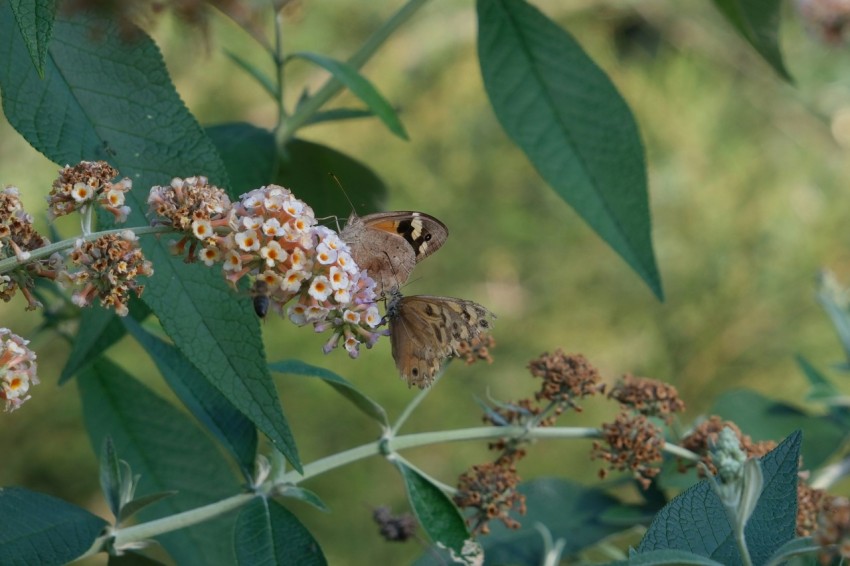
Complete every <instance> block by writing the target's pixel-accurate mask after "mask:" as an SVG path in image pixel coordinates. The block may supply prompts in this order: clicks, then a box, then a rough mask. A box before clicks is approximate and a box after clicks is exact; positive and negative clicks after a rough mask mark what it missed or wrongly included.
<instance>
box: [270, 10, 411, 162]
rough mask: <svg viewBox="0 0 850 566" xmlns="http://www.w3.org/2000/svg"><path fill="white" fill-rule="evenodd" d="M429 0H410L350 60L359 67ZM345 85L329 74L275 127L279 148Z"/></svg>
mask: <svg viewBox="0 0 850 566" xmlns="http://www.w3.org/2000/svg"><path fill="white" fill-rule="evenodd" d="M426 1H427V0H408V2H407V3H406V4H405V5H404V6H402V7H401V8H400V9H399V10H398V11H397V12H396V13H395V14H393V16H392V17H391V18H390V19H388V20H387V21H386V22H384V24H383V25H382V26H381V27H380V28H378V29H377V30H376V31H375V33H373V34H372V36H371V37H370V38H369V39H367V40H366V42H365V43H364V44H363V45H361V46H360V49H358V50H357V51H356V52H355V53H354V55H352V56H351V58H349V59H348V64H349V65H351V66H352V67H354V68H355V69H359V68H360V67H362V66H363V65H364V64H365V63H366V61H368V60H369V59H370V58H371V57H372V55H374V54H375V52H376V51H377V50H378V48H379V47H381V45H383V44H384V42H386V40H387V39H389V37H390V36H391V35H392V34H393V32H394V31H395V30H396V29H397V28H398V27H399V26H401V25H402V24H403V23H404V22H406V21H407V20H408V19H409V18H410V17H411V16H412V15H413V14H414V13H416V11H417V10H418V9H419V8H421V7H422V5H423V4H425V2H426ZM342 88H343V85H342V83H341V82H339V81H338V80H336V79H335V78H333V77H331V78H329V79H328V80H327V81H326V82H325V84H323V85H322V86H321V87H320V88H319V90H318V91H316V94H314V95H313V96H311V97H310V98H308V99H307V100H306V101H305V102H304V103H303V104H301V106H299V107H298V109H297V110H296V111H295V112H294V113H293V114H292V116H290V117H289V118H288V119H287V120H286V122H285V123H284V124H283V125H282V126H281V127H279V128H277V130H276V131H275V142H276V144H277V147H278V148H282V147H283V146H284V145H285V144H286V142H287V141H289V140H290V139H291V138H292V136H293V135H295V132H296V131H297V130H298V129H299V128H300V127H301V126H303V125H304V124H305V123H306V122H307V120H309V119H310V118H311V117H313V115H314V114H315V113H316V112H317V111H318V110H319V108H321V107H322V106H324V105H325V103H327V102H328V101H329V100H330V99H331V98H333V97H334V96H336V95H337V94H338V93H339V92H340V91H341V90H342Z"/></svg>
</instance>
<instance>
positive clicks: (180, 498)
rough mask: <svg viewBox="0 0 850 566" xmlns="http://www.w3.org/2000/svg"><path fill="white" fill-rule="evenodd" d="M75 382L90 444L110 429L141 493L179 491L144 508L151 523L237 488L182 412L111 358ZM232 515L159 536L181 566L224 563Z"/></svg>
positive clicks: (215, 451) (213, 450)
mask: <svg viewBox="0 0 850 566" xmlns="http://www.w3.org/2000/svg"><path fill="white" fill-rule="evenodd" d="M76 381H77V385H78V386H79V389H80V394H81V397H82V402H83V409H84V411H83V414H84V417H85V422H86V429H87V430H88V432H89V436H90V437H91V440H92V445H93V446H99V445H100V444H101V443H102V442H103V437H104V436H105V435H106V434H107V433H108V434H109V435H110V437H111V438H112V441H113V443H114V444H115V449H116V451H117V452H118V454H120V455H121V459H122V460H125V461H126V462H127V463H129V464H130V466H131V467H132V470H133V473H134V474H138V475H140V476H141V480H140V482H139V488H138V489H137V493H136V495H137V497H144V496H146V495H149V494H151V493H160V492H166V491H170V490H177V491H178V493H177V495H175V496H174V497H169V498H167V499H163V500H161V501H159V502H158V503H157V504H156V505H152V506H150V507H147V508H146V509H144V510H142V511H141V512H140V513H139V517H140V518H141V519H142V520H151V519H155V518H160V517H163V516H166V515H173V514H176V513H179V512H181V511H186V510H189V509H194V508H196V507H200V506H202V505H206V504H208V503H212V502H214V501H218V500H220V499H224V498H226V497H229V496H231V495H234V494H236V493H239V491H240V486H239V485H238V483H237V482H236V480H235V478H234V476H233V475H232V473H231V472H230V470H229V468H228V464H227V461H226V460H225V459H224V457H223V456H222V455H221V453H220V452H219V451H218V449H217V448H216V447H215V445H214V444H213V443H212V441H211V440H210V439H209V437H207V436H206V435H205V434H204V433H203V432H202V431H201V430H200V429H199V428H198V427H197V426H196V425H195V424H194V423H193V422H192V421H191V419H190V418H189V417H188V416H187V415H186V414H185V413H184V412H182V411H178V410H177V409H176V408H175V407H173V406H172V405H171V404H169V403H168V402H166V401H165V400H164V399H162V398H161V397H158V396H157V395H155V394H154V393H153V392H151V391H150V390H149V389H147V388H146V387H145V386H144V385H142V384H141V383H139V382H138V381H136V380H135V379H134V378H133V377H132V376H130V375H129V374H127V373H126V372H125V371H124V370H122V369H121V368H119V367H118V366H116V365H114V364H113V363H112V362H110V361H109V360H107V359H106V358H101V359H100V360H97V361H96V362H94V363H93V364H91V365H90V366H88V367H87V368H86V369H85V370H83V371H82V372H80V375H79V377H78V378H77V380H76ZM232 528H233V516H232V515H230V516H227V515H226V516H223V517H219V518H216V519H213V520H211V521H208V522H205V523H202V524H199V525H195V526H192V527H188V528H186V529H180V530H178V531H174V532H171V533H168V534H165V535H162V536H159V537H157V540H158V541H159V542H160V543H161V544H162V545H163V546H164V547H165V548H166V549H167V550H168V552H169V553H170V554H171V556H172V557H173V558H174V560H175V561H176V562H177V563H179V564H189V565H191V564H219V563H222V561H224V562H227V557H232V556H233V547H232V542H233V539H232V537H231V532H232V531H231V529H232Z"/></svg>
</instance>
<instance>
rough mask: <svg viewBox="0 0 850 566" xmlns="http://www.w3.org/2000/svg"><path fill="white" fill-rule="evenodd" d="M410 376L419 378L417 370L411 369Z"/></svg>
mask: <svg viewBox="0 0 850 566" xmlns="http://www.w3.org/2000/svg"><path fill="white" fill-rule="evenodd" d="M410 375H412V376H413V377H419V368H411V370H410Z"/></svg>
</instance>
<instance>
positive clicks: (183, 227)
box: [148, 177, 384, 357]
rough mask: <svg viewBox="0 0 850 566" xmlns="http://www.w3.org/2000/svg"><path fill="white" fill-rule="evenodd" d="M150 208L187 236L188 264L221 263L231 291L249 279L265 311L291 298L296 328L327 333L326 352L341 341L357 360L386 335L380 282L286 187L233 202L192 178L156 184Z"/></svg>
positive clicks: (265, 189)
mask: <svg viewBox="0 0 850 566" xmlns="http://www.w3.org/2000/svg"><path fill="white" fill-rule="evenodd" d="M148 203H149V204H150V207H151V211H152V212H153V213H155V214H156V215H157V216H158V218H157V219H156V220H155V222H157V223H166V224H168V225H170V226H172V227H174V228H175V229H177V230H179V231H182V232H184V233H185V235H184V237H183V239H182V240H180V241H179V242H177V244H176V245H175V252H176V253H180V254H182V253H184V250H185V245H186V243H187V242H190V241H191V244H190V246H189V249H188V257H187V261H192V260H194V258H195V255H196V253H197V254H198V255H199V256H200V258H201V259H202V260H203V262H204V263H205V264H206V265H209V266H212V265H214V264H216V263H219V262H220V263H222V264H223V269H224V273H225V277H226V278H227V280H228V281H229V282H230V283H231V284H233V285H234V286H237V284H238V282H239V281H240V280H241V279H242V278H248V279H249V280H251V282H252V285H251V286H252V288H254V289H255V290H256V289H262V293H263V297H262V298H263V309H262V310H263V311H265V310H266V309H267V305H266V300H267V301H268V304H269V305H270V306H271V307H272V308H274V309H275V310H276V311H278V312H282V311H283V309H284V306H285V305H287V304H288V303H290V302H291V301H293V300H294V303H293V304H291V305H290V306H289V307H288V308H287V311H286V312H287V314H288V316H289V319H290V320H291V321H292V322H293V323H295V324H297V325H299V326H300V325H305V324H312V325H313V328H314V329H315V330H316V331H317V332H323V331H325V330H328V329H330V330H331V331H332V336H331V338H330V339H329V340H328V342H327V343H326V344H325V347H324V351H325V352H326V353H327V352H329V351H330V350H332V349H333V348H335V347H337V345H338V344H339V343H340V342H343V344H344V346H345V349H346V350H347V351H348V353H349V355H350V356H351V357H356V356H357V355H358V354H359V351H360V345H361V344H365V345H366V347H367V348H370V347H372V345H373V344H374V343H375V342H376V341H377V339H378V338H379V337H380V336H381V335H383V334H384V333H383V332H382V331H379V330H377V327H378V325H379V324H380V323H381V316H380V313H379V312H378V307H377V305H376V304H375V302H376V300H377V295H376V293H375V282H374V281H373V280H372V279H371V278H370V277H369V276H368V275H367V273H366V272H365V271H363V270H361V269H360V268H359V267H358V266H357V264H356V263H355V262H354V260H353V259H352V257H351V253H350V251H349V248H348V245H347V244H346V243H345V242H343V241H342V240H341V239H340V238H339V236H338V235H337V234H336V232H334V231H333V230H330V229H329V228H326V227H324V226H319V225H317V223H316V218H315V215H314V214H313V210H312V209H311V208H310V207H309V206H308V205H307V204H306V203H304V202H303V201H301V200H299V199H297V198H295V196H293V194H292V193H291V192H290V191H289V190H288V189H285V188H284V187H281V186H278V185H269V186H266V187H261V188H259V189H256V190H254V191H251V192H249V193H246V194H244V195H242V196H241V197H240V200H239V201H238V202H236V203H233V204H231V203H230V200H229V199H228V198H227V195H226V194H225V193H224V192H223V191H222V190H221V189H219V188H217V187H214V186H211V185H209V184H208V182H207V179H205V178H203V177H194V178H190V179H174V181H172V183H171V186H170V187H154V189H153V190H152V191H151V195H150V198H149V199H148ZM198 245H200V246H201V249H200V250H199V251H197V252H196V249H197V246H198ZM255 302H256V300H255Z"/></svg>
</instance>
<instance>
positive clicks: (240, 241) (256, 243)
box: [236, 230, 260, 252]
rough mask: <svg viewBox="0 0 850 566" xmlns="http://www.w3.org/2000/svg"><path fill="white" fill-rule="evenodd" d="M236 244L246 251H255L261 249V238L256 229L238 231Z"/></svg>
mask: <svg viewBox="0 0 850 566" xmlns="http://www.w3.org/2000/svg"><path fill="white" fill-rule="evenodd" d="M236 245H237V246H239V247H240V248H241V249H243V250H245V251H246V252H255V251H257V250H258V249H260V240H259V238H257V233H256V232H255V231H254V230H246V231H245V232H237V233H236Z"/></svg>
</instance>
